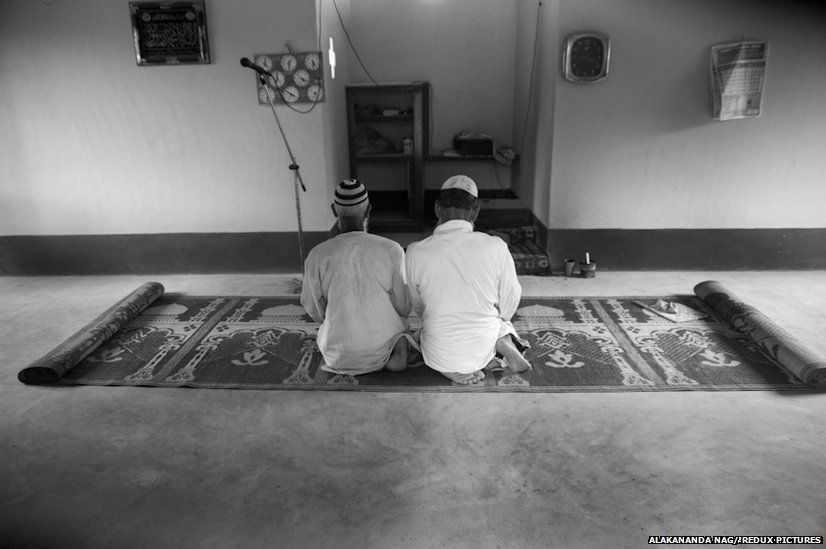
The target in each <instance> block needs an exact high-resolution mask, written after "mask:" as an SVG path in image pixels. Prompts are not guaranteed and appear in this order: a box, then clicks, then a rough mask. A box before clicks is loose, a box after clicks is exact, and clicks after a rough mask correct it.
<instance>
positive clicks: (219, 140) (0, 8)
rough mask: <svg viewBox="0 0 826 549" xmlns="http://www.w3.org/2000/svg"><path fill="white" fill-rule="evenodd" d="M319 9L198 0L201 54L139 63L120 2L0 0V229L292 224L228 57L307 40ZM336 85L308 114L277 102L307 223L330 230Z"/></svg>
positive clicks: (280, 166)
mask: <svg viewBox="0 0 826 549" xmlns="http://www.w3.org/2000/svg"><path fill="white" fill-rule="evenodd" d="M339 3H340V4H341V5H343V6H344V7H345V9H346V7H347V5H348V2H347V1H346V0H342V1H341V2H339ZM316 15H317V10H316V7H315V4H314V3H313V2H307V1H306V0H284V1H279V2H278V3H277V5H276V4H274V3H272V2H268V1H266V0H251V1H245V2H234V1H231V0H208V1H207V19H208V31H209V39H210V49H211V55H212V63H211V64H209V65H179V66H160V67H138V66H137V65H136V63H135V54H134V48H133V44H132V38H131V24H130V18H129V9H128V3H127V2H125V1H124V2H112V1H107V0H71V1H70V0H44V1H42V2H30V1H28V0H3V1H2V2H0V127H2V132H0V235H18V234H32V235H39V234H42V235H49V234H127V233H165V232H244V231H253V232H254V231H293V230H295V229H296V213H295V200H294V196H293V181H292V175H291V171H290V170H289V169H288V166H289V158H288V156H287V153H286V150H285V147H284V145H283V142H282V140H281V137H280V134H279V133H278V130H277V128H276V126H275V122H274V119H273V117H272V114H271V113H270V111H269V109H268V107H265V106H260V105H258V101H257V97H256V94H255V77H254V74H253V73H252V71H250V70H249V69H244V68H243V67H241V66H240V64H239V59H240V58H241V57H243V56H247V57H249V56H251V55H252V54H253V53H260V52H280V51H283V49H284V46H285V42H286V41H287V40H289V41H291V43H292V45H293V46H294V47H295V48H296V50H298V51H307V50H311V49H316V47H317V42H316V37H317V34H316V29H317V26H318V25H319V22H321V24H322V26H326V27H327V28H330V27H331V26H330V22H331V21H330V20H329V18H328V17H329V12H327V13H326V14H325V13H322V15H323V17H322V19H318V18H317V17H316ZM336 25H337V22H336ZM336 32H338V31H336ZM336 36H337V37H338V34H336ZM324 49H325V50H326V47H325V48H324ZM341 57H342V59H340V61H346V53H345V54H344V55H342V56H341ZM340 87H341V84H333V85H332V86H331V90H330V92H331V97H330V100H331V101H330V104H329V105H328V104H327V103H322V104H319V105H318V106H317V108H316V109H314V110H313V111H312V112H311V113H310V114H304V115H299V114H296V113H294V112H292V111H289V110H288V109H287V108H285V107H279V108H278V113H279V117H280V119H281V122H282V125H283V127H284V130H285V133H286V135H287V137H288V139H289V142H290V145H291V147H292V149H293V152H294V153H295V155H296V157H297V160H298V163H299V165H300V166H301V172H302V175H303V177H304V180H305V183H306V184H307V187H308V189H309V190H308V192H307V193H302V203H303V218H304V229H305V230H323V229H326V228H328V227H329V209H328V207H327V205H328V204H329V195H330V193H329V191H330V188H331V184H330V182H329V179H330V178H331V177H332V176H331V175H330V172H336V173H338V172H340V171H342V170H343V169H344V168H343V166H344V165H346V164H345V162H346V158H345V156H346V152H345V153H341V152H337V150H338V149H340V148H341V145H338V146H337V145H336V138H335V137H331V138H329V139H328V138H327V134H331V135H332V134H336V133H337V134H338V135H341V125H342V121H341V119H336V117H335V114H334V113H333V112H332V111H330V110H329V109H330V106H333V105H336V106H337V108H339V109H340V105H339V104H340V103H341V102H342V101H343V99H342V97H343V92H339V93H337V94H336V91H335V90H336V88H340ZM338 139H341V137H339V138H338ZM328 147H331V148H332V149H333V150H332V151H331V150H330V149H329V148H328Z"/></svg>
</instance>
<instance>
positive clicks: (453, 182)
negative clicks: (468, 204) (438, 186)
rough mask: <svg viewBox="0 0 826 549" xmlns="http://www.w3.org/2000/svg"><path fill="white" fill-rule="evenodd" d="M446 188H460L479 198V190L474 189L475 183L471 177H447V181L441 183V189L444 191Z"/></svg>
mask: <svg viewBox="0 0 826 549" xmlns="http://www.w3.org/2000/svg"><path fill="white" fill-rule="evenodd" d="M447 189H460V190H463V191H465V192H466V193H468V194H469V195H471V196H473V197H474V198H479V191H478V190H477V189H476V183H474V182H473V179H471V178H469V177H468V176H466V175H454V176H452V177H448V178H447V181H445V182H444V183H442V190H443V191H445V190H447Z"/></svg>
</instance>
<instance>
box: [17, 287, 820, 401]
mask: <svg viewBox="0 0 826 549" xmlns="http://www.w3.org/2000/svg"><path fill="white" fill-rule="evenodd" d="M158 286H160V285H158ZM160 288H161V289H160V294H162V291H163V288H162V286H161V287H160ZM136 292H137V290H136ZM156 293H157V291H156ZM130 297H131V296H130ZM658 300H662V301H658ZM664 302H665V303H667V304H668V308H667V309H664V308H663V303H664ZM513 322H514V325H515V327H516V329H517V331H518V332H519V333H520V335H522V336H523V337H524V338H525V339H527V340H528V341H529V343H530V345H531V347H530V348H529V349H528V351H527V353H526V357H527V358H528V360H529V361H530V362H531V364H532V365H533V370H531V371H528V372H524V373H521V374H510V373H508V372H502V371H499V372H492V373H489V374H488V376H487V378H486V379H485V383H484V385H477V386H460V385H457V384H454V383H453V382H451V381H450V380H448V379H446V378H444V377H443V376H441V375H440V374H438V373H436V372H435V371H433V370H431V369H430V368H428V367H427V366H419V367H416V368H411V369H408V370H406V371H404V372H400V373H391V372H387V371H380V372H376V373H372V374H365V375H361V376H356V377H352V376H343V375H335V374H329V373H327V372H324V371H322V370H321V369H320V367H319V366H320V364H321V362H322V358H321V355H320V353H319V351H318V348H317V347H316V344H315V335H316V333H317V329H318V325H317V324H316V323H314V322H313V321H312V320H311V319H310V318H309V317H308V316H307V315H306V313H305V312H304V310H303V309H302V308H301V306H300V305H299V304H298V299H297V297H296V296H291V297H199V296H185V295H176V294H163V295H160V297H157V299H156V300H154V301H152V302H151V305H148V306H147V307H146V308H145V309H144V310H143V312H142V313H140V314H139V315H136V316H133V317H132V318H129V319H124V320H123V322H122V324H121V325H120V328H119V330H118V331H115V332H114V334H113V335H111V337H109V338H108V339H105V340H104V341H103V342H102V343H99V346H97V347H96V348H94V349H93V350H91V351H89V352H88V353H87V354H86V356H85V357H83V358H80V356H79V355H75V358H77V359H78V360H77V363H76V365H74V366H71V365H68V363H69V360H68V359H67V360H64V361H63V362H65V363H66V364H64V365H65V366H68V367H66V368H65V371H62V370H63V369H64V368H63V366H61V368H59V369H57V370H55V369H54V368H53V370H55V371H56V373H55V375H54V376H52V377H49V378H48V379H46V378H45V377H43V376H42V374H43V373H44V372H45V369H46V368H49V367H50V366H49V365H48V364H49V361H48V360H47V359H48V358H49V357H48V356H47V357H44V358H43V359H41V360H40V361H38V363H36V364H35V365H32V366H30V368H29V369H26V370H23V371H21V373H20V380H21V381H23V382H25V383H47V382H52V383H61V384H90V385H142V386H160V387H201V388H248V389H301V390H308V389H321V390H330V389H344V390H368V391H394V392H421V391H430V392H464V391H471V392H476V391H504V392H512V391H526V392H600V391H663V390H666V391H668V390H729V391H731V390H767V389H805V388H808V386H807V385H806V384H805V383H803V382H802V381H801V380H800V379H798V378H797V377H796V376H795V375H794V374H792V373H791V372H790V371H789V370H787V369H786V368H784V367H783V366H782V365H781V364H780V363H779V362H778V361H777V360H775V359H774V358H772V357H770V356H769V355H768V354H767V353H765V352H764V351H763V350H762V349H761V347H760V346H759V345H758V344H757V343H756V342H755V341H754V340H753V339H750V338H749V337H747V336H746V335H744V334H742V333H740V332H738V331H737V330H736V329H734V328H733V327H730V326H729V325H727V324H725V323H724V322H722V321H721V320H718V318H717V317H716V316H715V311H714V310H712V309H711V308H710V307H709V306H708V305H707V303H706V302H705V301H703V300H702V299H700V298H699V297H696V296H690V295H680V296H666V297H662V298H657V297H650V296H649V297H574V298H571V297H557V298H524V299H523V301H522V303H521V306H520V308H519V310H518V311H517V314H516V316H515V317H514V319H513ZM420 324H421V321H420V319H418V318H417V317H411V328H412V329H415V328H418V327H419V326H420ZM110 326H111V323H110ZM92 331H94V330H92ZM86 333H89V331H88V330H87V332H86ZM94 334H95V337H97V338H99V334H98V332H97V331H94ZM64 347H66V343H64V344H63V345H62V346H61V347H59V348H58V349H57V350H60V349H62V348H64ZM52 354H54V352H53V353H52ZM64 354H65V353H64ZM52 362H54V360H52ZM58 362H60V361H58ZM36 371H38V372H39V374H40V375H41V376H40V377H38V375H33V374H32V372H36ZM27 372H28V374H27ZM50 375H51V374H50ZM27 376H28V377H27Z"/></svg>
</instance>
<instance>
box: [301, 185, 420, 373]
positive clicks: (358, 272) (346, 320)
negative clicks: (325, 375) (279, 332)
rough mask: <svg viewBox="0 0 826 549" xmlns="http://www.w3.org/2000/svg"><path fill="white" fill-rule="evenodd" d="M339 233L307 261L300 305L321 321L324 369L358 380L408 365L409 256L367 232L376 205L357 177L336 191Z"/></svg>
mask: <svg viewBox="0 0 826 549" xmlns="http://www.w3.org/2000/svg"><path fill="white" fill-rule="evenodd" d="M332 208H333V213H334V214H335V216H336V218H337V224H338V230H339V233H338V234H337V235H336V236H335V237H334V238H331V239H329V240H326V241H325V242H322V243H321V244H319V245H318V246H316V247H315V248H313V249H312V250H310V253H309V254H308V255H307V259H306V261H305V262H304V280H303V283H302V289H301V305H302V306H303V307H304V309H305V310H306V311H307V313H308V314H309V315H310V316H311V317H312V318H313V320H315V321H316V322H319V323H321V326H320V327H319V330H318V339H317V344H318V348H319V350H320V351H321V355H322V356H323V357H324V364H323V365H322V367H321V369H322V370H325V371H327V372H332V373H336V374H349V375H358V374H365V373H368V372H373V371H376V370H380V369H382V368H387V369H388V370H391V371H401V370H404V369H405V368H406V367H407V350H408V342H410V343H412V344H413V345H414V346H415V343H414V342H413V340H412V339H411V338H410V336H409V334H408V332H407V328H408V324H407V316H408V315H409V314H410V300H409V297H408V294H407V289H406V288H405V282H406V280H405V268H404V250H403V249H402V247H401V246H400V245H399V244H398V243H397V242H394V241H392V240H390V239H387V238H384V237H381V236H377V235H372V234H369V233H367V223H368V219H369V217H370V210H371V207H370V200H369V197H368V194H367V189H366V188H365V187H364V185H363V184H362V183H361V182H359V181H358V180H356V179H345V180H343V181H341V182H339V184H338V185H337V186H336V191H335V199H334V201H333V204H332Z"/></svg>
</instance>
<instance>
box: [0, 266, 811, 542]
mask: <svg viewBox="0 0 826 549" xmlns="http://www.w3.org/2000/svg"><path fill="white" fill-rule="evenodd" d="M291 278H292V277H289V276H277V275H271V276H267V275H254V276H249V275H216V276H212V275H211V276H202V275H197V276H185V275H175V276H168V275H164V276H158V277H144V276H140V277H136V276H112V277H48V278H0V296H2V305H0V357H2V362H0V549H10V548H18V547H19V548H39V547H44V548H46V547H48V548H53V547H58V548H62V547H66V548H144V547H146V548H167V547H168V548H190V547H193V548H202V547H203V548H230V547H232V548H247V547H252V548H257V547H267V548H269V547H286V548H292V547H298V548H303V547H319V548H326V547H331V548H349V547H352V548H374V547H375V548H408V547H409V548H431V547H432V548H436V547H445V548H454V547H455V548H464V547H467V548H522V547H531V548H540V547H541V548H549V547H563V548H570V547H585V548H591V547H643V546H646V545H647V542H648V536H653V535H657V536H659V535H824V534H826V491H824V486H826V393H819V394H818V393H808V394H801V393H783V392H772V391H750V392H661V393H609V394H562V393H556V394H554V393H549V394H490V393H488V394H427V393H421V394H388V393H343V392H342V393H337V392H278V391H252V390H247V391H241V390H195V389H158V388H155V389H150V388H135V387H131V388H130V387H29V386H25V385H22V384H21V383H19V382H18V381H17V378H16V374H17V371H18V370H19V369H20V368H22V367H23V366H25V365H26V364H28V363H29V362H31V361H33V360H34V359H36V358H37V357H38V356H40V355H41V354H43V353H45V352H46V351H48V350H49V349H50V348H51V347H53V346H54V345H55V344H56V343H58V342H60V341H61V340H63V339H64V338H66V337H67V336H69V335H71V334H72V333H74V331H75V330H77V329H79V328H80V327H81V326H83V325H84V324H86V323H87V322H88V321H90V320H92V319H93V318H94V317H95V316H97V314H98V313H99V312H101V311H102V310H104V309H105V308H107V307H108V306H109V305H111V304H112V303H113V302H114V301H116V300H117V299H119V298H121V297H123V296H124V295H126V294H127V293H129V292H130V291H131V290H133V289H134V288H135V287H137V286H138V285H139V284H140V283H142V282H145V281H147V280H158V281H159V282H162V283H163V284H164V285H165V287H166V289H167V291H175V292H187V293H191V294H202V295H210V294H211V295H215V294H224V295H229V294H232V295H273V294H283V293H287V292H289V290H290V283H291ZM707 279H716V280H719V281H720V282H722V283H723V284H724V285H725V286H727V287H728V288H729V289H730V290H731V291H733V292H734V293H735V294H737V295H738V296H739V297H741V298H742V299H744V300H745V301H747V302H749V303H751V304H752V305H754V306H756V307H757V308H758V309H760V310H762V311H763V312H764V313H766V314H768V315H769V316H771V317H772V318H773V319H775V320H776V321H777V322H778V323H780V324H782V325H783V326H784V327H786V328H788V329H789V330H790V331H792V332H793V333H795V334H796V335H797V336H798V337H799V338H801V339H802V340H804V341H805V342H806V343H808V344H809V345H810V346H811V347H813V348H814V349H815V350H817V351H818V352H819V353H820V354H821V355H826V338H824V337H823V327H824V326H826V273H824V272H822V271H808V272H644V273H643V272H600V273H599V274H598V276H597V278H595V279H593V280H585V279H566V278H563V277H551V278H535V277H524V278H522V279H521V280H522V284H523V289H524V291H523V293H524V294H525V295H661V294H673V293H682V294H690V293H691V292H692V288H693V286H694V285H695V284H696V283H698V282H701V281H703V280H707Z"/></svg>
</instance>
